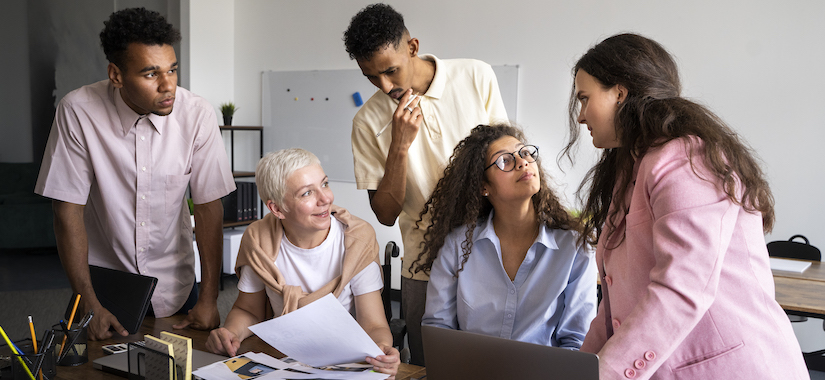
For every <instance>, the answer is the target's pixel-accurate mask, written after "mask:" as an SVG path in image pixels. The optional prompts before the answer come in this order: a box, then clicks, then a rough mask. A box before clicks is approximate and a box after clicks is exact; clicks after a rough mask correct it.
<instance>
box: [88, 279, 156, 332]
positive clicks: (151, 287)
mask: <svg viewBox="0 0 825 380" xmlns="http://www.w3.org/2000/svg"><path fill="white" fill-rule="evenodd" d="M89 274H90V275H91V276H92V287H93V288H94V290H95V294H96V295H97V299H98V300H99V301H100V304H101V305H103V307H105V308H106V309H107V310H109V312H110V313H112V314H114V316H115V317H117V320H118V322H120V324H121V325H123V328H125V329H126V330H127V331H129V334H134V333H136V332H137V331H138V329H140V324H141V323H143V317H145V316H146V311H147V310H149V302H150V301H151V300H152V293H154V291H155V285H157V283H158V279H157V278H154V277H149V276H143V275H140V274H134V273H129V272H123V271H119V270H114V269H109V268H103V267H98V266H94V265H89Z"/></svg>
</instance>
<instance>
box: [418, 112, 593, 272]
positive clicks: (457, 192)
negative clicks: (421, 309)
mask: <svg viewBox="0 0 825 380" xmlns="http://www.w3.org/2000/svg"><path fill="white" fill-rule="evenodd" d="M505 136H512V137H515V138H516V139H517V140H519V141H521V142H522V143H525V144H526V140H525V138H524V133H523V132H522V131H521V130H520V129H519V128H516V127H513V126H510V125H506V124H499V125H492V126H487V125H479V126H477V127H475V128H473V130H472V132H470V135H469V136H467V137H466V138H465V139H464V140H461V142H459V143H458V145H456V147H455V150H453V155H452V157H451V158H450V164H449V165H448V166H447V168H446V169H444V177H442V178H441V179H440V180H439V181H438V184H436V186H435V190H434V191H433V193H432V195H430V199H428V200H427V203H426V204H425V205H424V209H423V210H422V211H421V213H420V214H419V219H418V223H417V224H416V227H417V228H421V227H420V226H421V224H422V223H421V222H422V221H423V220H424V217H425V215H426V216H427V217H429V218H430V221H431V223H430V224H429V225H428V226H427V230H426V232H425V233H424V242H423V243H422V245H423V250H422V251H421V253H420V254H419V255H418V258H416V260H415V261H414V262H413V267H414V268H415V272H416V273H418V272H420V271H424V273H427V274H429V273H430V269H431V268H432V266H433V262H434V261H435V259H436V258H437V257H438V251H439V250H440V249H441V247H442V246H443V245H444V239H445V238H446V237H447V235H448V234H449V233H450V232H451V231H453V230H454V229H456V228H460V227H464V226H467V227H468V228H467V232H466V238H465V240H464V242H463V243H461V250H462V252H463V253H464V255H463V259H462V261H461V268H460V269H459V272H461V271H462V270H463V269H464V264H465V263H466V262H467V259H469V257H470V252H471V250H472V248H473V232H474V231H475V228H476V225H478V223H479V222H483V221H484V220H486V219H487V218H488V217H489V215H490V211H492V210H493V205H492V204H490V201H489V200H488V199H487V198H486V197H484V196H482V195H481V188H482V186H483V185H484V184H485V183H486V181H487V175H486V171H485V170H484V168H485V167H486V166H487V165H488V162H487V151H488V149H489V147H490V144H492V143H493V142H495V141H496V140H498V139H500V138H502V137H505ZM536 167H537V170H538V172H539V177H540V184H541V185H540V188H539V191H538V192H537V193H536V194H533V196H532V201H533V207H534V208H535V210H536V215H537V216H538V219H539V221H540V222H542V223H544V225H546V226H547V227H548V228H556V229H563V230H575V231H580V230H581V228H580V225H579V223H578V221H577V220H576V219H575V218H574V217H572V216H571V215H570V214H569V213H568V212H567V210H566V209H565V208H564V207H563V206H562V205H561V202H559V198H558V197H557V196H556V194H555V193H554V192H553V190H551V189H550V187H549V186H548V185H547V178H549V177H548V176H547V173H546V172H545V171H544V169H542V167H541V157H539V158H538V160H536ZM422 260H423V261H422Z"/></svg>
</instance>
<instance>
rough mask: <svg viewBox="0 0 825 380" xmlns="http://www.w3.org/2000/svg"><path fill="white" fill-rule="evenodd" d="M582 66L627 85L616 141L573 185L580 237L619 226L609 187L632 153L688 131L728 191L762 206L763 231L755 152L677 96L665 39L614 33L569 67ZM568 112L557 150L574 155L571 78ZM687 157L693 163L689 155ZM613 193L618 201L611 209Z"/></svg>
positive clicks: (768, 200)
mask: <svg viewBox="0 0 825 380" xmlns="http://www.w3.org/2000/svg"><path fill="white" fill-rule="evenodd" d="M579 70H584V71H585V72H586V73H588V74H590V75H591V76H593V77H594V78H595V79H596V80H597V81H598V82H599V83H600V84H601V85H602V86H603V88H605V89H608V88H612V87H613V86H615V85H617V84H618V85H621V86H623V87H625V88H626V89H627V97H626V100H625V101H623V102H622V103H621V105H619V106H618V109H617V111H616V116H615V118H614V120H615V128H616V136H617V137H618V138H619V142H620V147H618V148H613V149H606V150H605V151H604V152H603V153H602V156H601V159H600V160H599V162H598V163H597V164H596V166H594V167H593V168H591V169H590V171H588V173H587V175H586V176H585V179H584V181H583V182H582V183H581V185H580V186H579V188H578V192H577V194H578V197H579V201H580V202H582V203H583V204H584V208H583V210H582V213H581V215H580V217H581V218H582V223H583V225H584V232H585V233H584V234H582V235H581V236H582V238H583V239H586V240H587V242H588V243H590V244H594V245H595V244H596V243H597V242H598V239H599V236H600V235H601V233H602V229H603V228H605V223H607V225H606V228H607V232H608V234H609V233H611V232H612V231H613V230H614V229H615V227H616V226H614V225H613V224H612V220H613V217H614V216H615V215H616V214H617V213H618V212H620V211H621V212H627V207H628V206H627V205H626V204H625V199H624V197H623V196H618V197H616V199H613V197H614V191H619V189H627V188H628V186H629V185H630V181H631V178H632V172H633V164H634V161H635V160H634V156H635V157H642V156H644V154H645V153H646V152H647V151H648V150H649V149H651V148H655V147H658V146H661V145H664V144H665V143H667V142H669V141H671V140H673V139H677V138H681V137H689V136H696V137H698V138H699V139H701V140H702V142H703V143H704V144H703V149H702V150H701V154H702V157H703V158H704V162H705V164H706V165H707V166H708V169H709V170H710V172H711V174H712V175H713V176H715V177H716V180H718V181H719V182H721V188H722V189H723V190H724V191H725V193H726V194H727V196H728V198H729V199H730V200H731V201H732V202H735V203H736V204H739V205H741V206H742V207H743V208H744V209H745V210H747V211H749V212H757V211H758V212H761V213H762V228H763V231H764V232H769V231H770V230H771V229H772V228H773V223H774V208H773V206H774V200H773V195H772V193H771V189H770V187H769V186H768V182H767V180H766V179H765V175H764V173H763V172H762V169H761V168H760V166H759V163H758V162H757V159H756V155H755V153H754V152H753V150H752V149H751V148H750V147H748V146H747V144H746V143H745V142H744V141H743V140H742V139H741V138H740V137H739V136H738V135H737V134H736V132H734V131H733V130H732V129H731V128H730V127H728V126H727V125H726V124H725V123H724V122H723V121H722V120H721V119H720V118H719V117H718V116H716V115H715V114H713V112H711V111H710V110H708V109H707V108H705V107H704V106H702V105H700V104H697V103H694V102H692V101H690V100H687V99H685V98H682V97H681V84H680V82H679V72H678V70H677V67H676V62H674V60H673V57H671V55H670V54H669V53H668V52H667V50H665V49H664V47H662V46H661V45H660V44H658V43H657V42H655V41H653V40H651V39H648V38H646V37H643V36H640V35H636V34H618V35H615V36H612V37H610V38H607V39H606V40H604V41H602V42H600V43H599V44H597V45H596V46H593V47H592V48H591V49H590V50H588V51H587V53H585V54H584V56H582V57H581V58H580V59H579V61H578V62H577V63H576V65H575V67H574V68H573V77H574V78H575V76H576V73H578V72H579ZM569 113H570V140H569V141H568V144H567V146H566V147H565V148H564V150H563V151H562V156H565V155H566V156H567V157H568V159H570V161H571V163H572V162H573V157H572V152H574V151H575V146H576V143H577V141H578V138H579V133H580V130H581V126H580V125H579V123H578V120H577V115H578V113H579V103H578V99H576V88H575V85H574V86H573V89H572V91H571V94H570V104H569ZM686 141H687V144H691V139H686ZM560 158H561V157H560ZM690 160H691V165H693V158H692V157H690ZM585 192H586V198H585V197H584V196H583V195H584V194H585ZM738 193H739V194H738ZM612 201H615V202H616V206H614V208H613V211H609V207H610V203H611V202H612Z"/></svg>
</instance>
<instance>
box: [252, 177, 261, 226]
mask: <svg viewBox="0 0 825 380" xmlns="http://www.w3.org/2000/svg"><path fill="white" fill-rule="evenodd" d="M251 183H252V219H253V220H258V215H260V214H259V213H258V184H257V183H255V182H251Z"/></svg>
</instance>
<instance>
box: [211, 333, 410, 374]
mask: <svg viewBox="0 0 825 380" xmlns="http://www.w3.org/2000/svg"><path fill="white" fill-rule="evenodd" d="M240 347H241V340H240V339H239V338H238V335H237V334H235V333H233V332H232V331H229V330H227V329H226V328H224V327H221V328H217V329H214V330H212V331H211V332H209V339H207V340H206V349H207V350H209V351H212V352H213V353H216V354H220V355H229V356H230V357H232V356H235V355H237V353H238V348H240ZM396 353H398V351H396ZM396 367H397V366H396Z"/></svg>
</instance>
